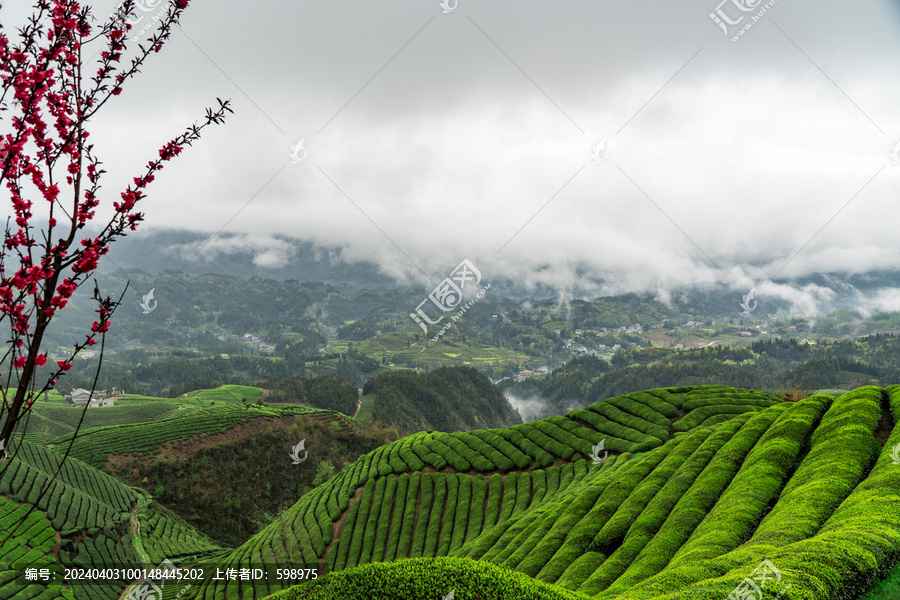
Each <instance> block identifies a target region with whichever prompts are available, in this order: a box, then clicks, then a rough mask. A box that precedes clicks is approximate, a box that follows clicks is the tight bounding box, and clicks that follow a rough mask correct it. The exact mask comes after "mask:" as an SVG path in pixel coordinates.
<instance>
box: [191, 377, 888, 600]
mask: <svg viewBox="0 0 900 600" xmlns="http://www.w3.org/2000/svg"><path fill="white" fill-rule="evenodd" d="M866 393H868V396H866V395H865V394H866ZM855 394H856V396H853V395H848V396H847V397H845V398H844V399H842V400H841V401H840V402H839V403H837V405H836V406H839V407H841V408H840V410H834V411H832V412H830V413H829V414H830V415H831V419H832V420H833V421H834V422H835V423H839V422H842V420H843V419H846V418H847V415H848V414H854V415H855V414H856V413H860V415H861V417H860V418H862V415H867V417H866V418H867V419H868V421H866V423H867V424H868V427H869V429H868V430H867V431H865V432H863V434H862V436H863V437H865V435H868V436H869V437H873V435H874V431H875V428H876V425H877V424H878V423H879V422H880V421H881V416H882V392H881V391H880V390H876V389H872V388H869V389H867V390H864V391H862V392H856V393H855ZM857 396H858V397H857ZM831 404H832V398H830V397H827V396H821V397H817V398H813V399H808V400H805V401H803V402H801V403H798V404H793V403H784V402H782V401H780V400H778V399H777V398H773V397H770V396H767V395H766V394H764V393H762V392H757V391H752V390H737V389H733V388H724V387H721V386H700V387H692V388H668V389H657V390H648V391H646V392H638V393H633V394H628V395H627V396H623V397H617V398H611V399H609V400H607V401H605V402H600V403H597V404H595V405H592V406H589V407H587V408H586V409H578V410H574V411H571V412H570V413H568V414H567V415H566V416H564V417H551V418H549V419H545V420H543V421H538V422H534V423H527V424H523V425H517V426H514V427H512V428H510V429H497V430H487V431H472V432H469V433H454V434H446V433H435V432H423V433H419V434H416V435H412V436H409V437H406V438H403V439H401V440H398V441H397V442H394V443H392V444H388V445H386V446H383V447H381V448H379V449H377V450H375V451H373V452H371V453H369V454H368V455H366V456H364V457H362V458H360V459H359V460H357V461H356V462H355V463H353V464H352V465H350V466H349V467H347V468H346V469H344V471H343V472H341V473H340V474H339V475H338V476H337V477H335V478H333V479H332V480H331V481H329V482H328V484H326V485H323V486H320V487H319V488H316V489H315V490H313V491H311V492H309V493H308V494H306V495H304V496H303V497H302V498H301V499H300V501H299V502H298V503H297V504H296V505H294V506H293V507H292V508H291V509H290V510H289V511H287V512H286V513H285V514H283V515H282V517H281V518H280V519H279V522H277V523H275V524H273V525H271V526H269V527H268V528H266V529H265V530H263V531H262V532H261V533H260V534H258V535H257V536H255V537H254V538H253V539H251V540H250V541H248V542H247V543H246V544H244V545H243V546H241V547H240V548H238V549H236V550H235V551H234V552H233V553H232V554H231V556H230V557H229V558H228V560H229V561H230V562H231V564H234V565H235V566H241V565H247V564H251V563H253V564H256V563H260V562H262V563H272V562H278V561H285V562H290V563H293V564H301V563H302V564H307V565H316V566H318V567H319V568H320V569H321V570H322V572H323V573H324V572H327V571H343V570H346V571H345V572H346V573H353V572H354V571H353V569H354V568H355V567H358V566H360V565H366V564H369V563H377V562H393V561H398V560H402V559H406V558H419V557H422V558H433V557H442V556H450V557H459V558H467V559H474V560H477V561H487V562H490V563H493V564H496V565H498V566H501V567H505V568H510V569H514V570H517V571H520V572H522V573H524V574H526V575H528V576H530V577H534V578H536V579H538V580H541V581H545V582H547V583H552V584H554V585H556V586H560V587H562V588H564V589H566V590H569V591H570V592H573V593H578V594H588V595H589V596H592V597H596V596H598V595H602V594H606V596H604V597H610V598H614V597H616V594H615V593H614V592H616V593H624V592H626V591H629V590H630V587H634V585H633V584H636V583H638V582H641V581H642V580H643V579H647V578H648V577H649V572H646V573H640V572H638V574H637V575H635V571H634V570H632V571H629V572H628V573H627V577H625V579H621V580H620V577H622V576H624V575H625V573H624V572H621V573H620V572H618V571H617V569H621V568H622V565H625V566H626V567H627V565H630V564H631V562H632V561H633V560H635V559H637V557H638V556H639V555H641V552H642V549H643V546H644V545H648V544H649V543H650V540H652V539H653V538H654V537H655V534H656V533H657V531H656V530H657V529H662V523H661V522H657V521H659V520H660V519H662V520H663V521H666V519H667V518H669V513H670V512H671V511H672V509H673V507H674V506H675V505H678V506H679V507H680V508H679V510H680V511H687V512H685V515H690V518H691V519H697V520H702V519H703V518H704V516H705V515H706V513H707V512H709V511H710V510H711V509H712V507H713V506H715V505H716V504H717V502H722V504H721V506H722V507H723V508H720V509H719V511H720V513H721V514H725V513H726V512H727V513H729V514H730V512H731V511H732V510H733V509H734V502H735V500H734V499H735V498H736V497H741V496H742V495H743V494H745V493H747V491H746V483H745V484H744V486H743V487H742V488H740V489H739V490H738V488H732V491H731V493H729V494H728V495H727V496H726V495H724V493H725V489H724V488H725V487H727V485H728V484H729V483H731V482H732V480H733V479H735V476H736V475H737V473H738V472H739V471H741V469H742V468H744V469H750V466H749V465H750V464H751V463H750V462H748V461H745V459H748V460H749V458H753V459H754V461H753V462H756V461H759V460H762V457H765V456H767V455H768V454H769V450H768V449H767V448H770V447H771V448H780V446H781V443H782V441H781V440H780V438H781V437H785V436H788V437H790V436H793V435H797V436H798V441H796V442H795V446H796V449H795V450H796V451H795V452H794V454H793V455H791V456H788V457H778V460H779V462H776V465H778V464H782V463H783V464H786V465H787V467H786V468H787V471H786V473H785V474H784V475H785V477H786V476H787V475H789V473H790V472H792V471H793V469H794V468H796V467H797V465H796V464H795V463H796V460H798V459H799V457H800V456H801V454H803V453H809V448H808V447H806V444H807V443H809V441H810V439H812V440H813V443H815V442H817V441H818V439H819V438H817V437H814V436H813V435H812V434H813V430H814V429H815V427H814V426H816V425H818V423H819V420H820V419H821V418H822V416H823V414H824V413H825V412H826V410H827V409H828V408H829V407H830V406H831ZM886 406H887V405H886V404H885V407H886ZM863 407H865V410H864V409H863ZM866 411H868V412H866ZM888 414H889V413H888ZM797 419H801V420H803V421H804V422H805V424H806V428H805V429H803V428H800V429H797V427H796V426H794V427H793V428H787V426H788V424H790V423H792V422H793V421H795V420H797ZM873 419H874V420H873ZM891 422H893V421H891ZM776 424H777V426H776ZM770 429H771V431H770ZM828 429H829V428H827V427H826V428H820V433H819V434H818V435H819V437H821V438H822V439H825V438H826V436H825V432H826V431H828ZM851 429H852V428H851ZM767 432H768V433H767ZM764 433H767V435H768V436H769V437H771V438H773V441H772V442H771V443H770V444H769V445H764V444H763V443H762V441H761V440H760V438H762V437H763V434H764ZM846 433H847V432H846V431H844V430H841V431H840V432H839V433H832V434H831V437H828V438H827V439H829V440H830V443H831V444H833V443H834V436H835V435H837V436H838V437H840V436H841V435H844V434H846ZM732 438H734V439H732ZM873 439H874V438H873ZM601 441H602V442H604V446H605V449H606V451H609V454H608V455H607V454H606V452H605V451H601V452H598V453H595V452H594V448H595V446H596V445H597V444H599V443H600V442H601ZM726 443H727V444H729V445H728V446H726ZM873 443H874V442H873ZM757 446H758V447H757ZM829 447H830V446H829ZM867 447H868V448H869V450H872V449H873V446H872V445H871V444H870V445H869V446H867ZM754 448H755V450H754V452H753V453H752V454H751V453H750V450H751V449H754ZM717 455H718V460H714V459H715V457H716V456H717ZM814 456H816V457H818V456H821V451H817V452H816V453H815V455H814ZM773 457H774V455H773ZM791 457H792V458H793V462H792V461H791ZM808 461H809V459H807V463H806V464H808V465H812V464H813V463H810V462H808ZM763 462H765V461H763ZM707 468H709V470H707ZM809 468H810V469H813V467H812V466H810V467H809ZM754 469H755V470H747V471H746V473H748V474H746V475H745V476H744V479H746V480H753V479H754V478H755V477H757V475H758V473H762V474H769V472H770V471H771V469H772V465H771V464H768V463H765V464H761V465H760V466H759V467H758V468H756V467H754ZM701 473H704V474H705V477H704V478H702V479H701V478H700V474H701ZM712 473H715V474H716V476H717V479H716V480H715V481H712V480H709V479H708V478H710V477H712ZM804 473H805V471H800V474H801V475H803V474H804ZM810 473H811V474H815V475H819V476H821V470H812V471H810ZM744 479H742V481H744ZM707 481H710V485H707ZM795 481H796V482H799V481H800V480H799V479H796V480H795ZM777 483H778V484H781V483H784V482H783V481H782V480H781V479H778V480H777ZM734 485H738V484H737V483H736V482H735V484H734ZM794 485H799V484H798V483H795V484H794ZM664 486H668V488H667V489H666V493H665V494H662V493H661V492H660V490H661V489H662V488H663V487H664ZM770 488H771V489H769V490H767V493H768V494H769V495H768V496H766V498H767V502H764V503H762V504H761V505H760V506H757V507H756V508H757V509H758V510H760V511H764V510H765V508H766V507H768V502H769V501H772V500H773V499H774V498H775V496H774V495H773V494H774V493H777V492H778V491H779V490H781V491H782V492H783V491H784V490H783V489H782V487H780V486H779V485H774V486H773V485H771V484H770ZM802 489H806V488H805V487H804V488H802ZM773 490H774V492H773ZM787 491H790V488H787ZM711 494H712V495H711ZM798 497H799V496H796V495H790V496H788V498H789V499H790V500H794V499H796V498H798ZM701 500H702V502H705V503H706V504H707V505H708V506H707V507H706V508H704V509H703V510H702V511H701V510H698V507H699V506H702V504H698V502H700V501H701ZM651 501H652V504H651ZM832 508H833V506H832ZM645 509H647V510H649V512H647V514H646V515H644V516H643V519H650V518H651V516H652V518H653V519H655V521H653V522H652V523H651V524H650V525H648V527H650V529H649V530H648V531H647V532H644V533H642V534H641V535H642V536H643V537H631V536H634V535H636V534H637V530H636V529H635V530H632V529H631V525H632V524H633V523H636V522H638V521H639V518H640V517H641V515H642V514H644V511H645ZM752 514H753V515H755V516H754V517H750V520H749V521H748V522H749V523H750V524H751V525H752V524H753V523H754V521H753V519H754V518H761V516H760V512H756V513H752ZM671 519H672V520H671V521H669V525H668V526H667V527H668V528H671V527H673V525H672V524H673V523H677V524H678V527H676V529H677V528H680V527H682V526H683V527H684V528H685V530H684V531H678V532H675V533H676V534H677V535H680V536H685V539H684V540H681V539H680V538H676V540H677V541H673V542H671V543H670V544H669V545H670V546H672V549H673V550H674V551H677V550H679V549H680V548H681V545H682V543H684V542H685V541H687V538H689V537H691V534H692V533H693V532H694V530H693V528H694V527H696V526H697V524H698V523H692V522H691V521H690V519H688V518H687V517H686V516H683V515H682V514H681V512H679V513H677V514H676V515H675V516H672V517H671ZM727 520H728V521H729V522H730V521H731V518H730V517H729V518H728V519H727ZM640 522H641V523H642V524H643V521H640ZM700 531H701V533H698V534H697V535H698V536H702V531H703V530H702V529H701V530H700ZM632 532H633V533H632ZM667 532H668V529H665V530H664V531H663V534H662V535H668V533H667ZM750 533H751V532H750V531H747V530H742V532H741V534H740V535H739V536H738V537H737V538H734V539H735V540H738V539H743V538H741V537H740V536H741V535H743V536H747V535H749V534H750ZM626 534H627V535H626ZM712 535H713V539H715V538H717V537H719V535H718V533H713V534H712ZM662 539H663V538H662V537H659V538H656V541H655V542H654V544H661V543H662V542H661V541H660V540H662ZM702 539H703V540H704V541H703V542H696V543H698V544H706V543H707V540H708V536H702ZM638 540H641V542H640V543H638ZM626 542H627V544H626ZM672 544H674V546H673V545H672ZM650 547H651V548H655V546H650ZM648 552H656V550H655V549H654V550H648ZM684 552H687V551H686V550H685V551H684ZM657 554H658V553H657ZM672 554H673V555H674V552H672ZM691 556H692V557H693V555H691ZM663 557H664V555H658V556H657V562H659V561H662V564H661V565H657V566H658V567H659V569H658V570H661V568H662V567H665V566H666V564H668V563H667V561H668V560H669V558H671V557H668V558H665V559H664V558H663ZM607 559H610V560H609V561H607ZM403 564H405V563H398V569H400V568H401V567H400V565H403ZM604 565H605V566H604ZM615 565H618V566H615ZM473 568H474V567H473ZM601 568H603V569H605V570H603V571H600V569H601ZM750 571H752V568H751V569H750ZM750 571H748V573H749V572H750ZM365 572H370V571H365ZM374 573H380V574H383V573H384V570H383V569H382V570H378V571H375V572H374ZM654 574H655V573H654ZM379 576H380V575H379ZM348 577H349V575H348ZM704 579H706V578H704ZM326 581H329V579H327V578H326ZM625 582H629V583H628V585H626V584H625ZM319 585H322V584H319ZM723 585H724V584H723ZM276 587H277V586H274V585H273V586H269V587H265V588H263V587H259V588H257V589H253V590H248V589H244V591H243V594H244V595H245V596H246V597H262V596H264V595H265V594H266V593H269V592H274V591H276ZM439 587H440V586H436V587H435V588H434V589H432V590H431V591H430V592H429V594H432V595H433V594H435V593H437V592H438V591H440V590H439V589H438V588H439ZM227 589H228V588H227V586H224V587H223V586H221V585H219V586H218V587H216V585H215V584H214V583H212V582H209V583H207V584H206V586H204V587H202V588H201V589H200V590H198V593H197V595H196V597H203V598H216V597H221V595H222V594H225V593H227V592H226V590H227ZM342 589H343V588H342ZM367 589H368V588H367ZM691 589H693V588H691ZM448 590H449V588H446V589H443V591H441V592H440V594H438V596H436V597H441V596H443V595H444V594H446V593H447V591H448ZM729 591H730V589H729V590H726V591H725V595H724V596H726V597H727V595H728V592H729ZM678 593H681V592H678ZM323 597H331V596H327V594H326V595H325V596H323ZM351 597H354V596H351ZM380 597H385V598H387V597H393V596H390V595H384V596H380ZM625 597H628V596H623V598H625ZM642 597H644V596H642ZM645 597H648V598H650V597H655V596H652V595H649V596H645ZM684 597H688V596H684Z"/></svg>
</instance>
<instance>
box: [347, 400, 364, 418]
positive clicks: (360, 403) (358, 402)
mask: <svg viewBox="0 0 900 600" xmlns="http://www.w3.org/2000/svg"><path fill="white" fill-rule="evenodd" d="M361 410H362V400H359V399H357V400H356V412H354V413H353V414H352V415H350V418H351V419H355V418H356V415H358V414H359V411H361Z"/></svg>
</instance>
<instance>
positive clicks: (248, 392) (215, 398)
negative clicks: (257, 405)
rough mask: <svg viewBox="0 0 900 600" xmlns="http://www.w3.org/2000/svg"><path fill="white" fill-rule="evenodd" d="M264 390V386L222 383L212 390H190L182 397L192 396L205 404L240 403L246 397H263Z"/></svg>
mask: <svg viewBox="0 0 900 600" xmlns="http://www.w3.org/2000/svg"><path fill="white" fill-rule="evenodd" d="M263 391H264V390H263V389H262V388H258V387H252V386H249V385H222V386H219V387H217V388H214V389H211V390H197V391H195V392H188V393H187V394H184V395H183V396H180V398H182V399H184V398H190V399H193V400H196V401H198V402H204V403H205V404H204V406H205V405H208V404H209V402H224V403H232V402H236V403H240V402H241V400H242V399H244V398H246V399H247V402H256V401H257V400H261V399H262V397H263Z"/></svg>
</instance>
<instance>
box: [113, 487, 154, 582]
mask: <svg viewBox="0 0 900 600" xmlns="http://www.w3.org/2000/svg"><path fill="white" fill-rule="evenodd" d="M149 501H150V499H149V498H147V497H146V496H142V497H141V499H140V500H138V503H137V504H136V505H135V506H134V508H133V509H131V521H130V522H129V527H130V529H131V540H132V541H131V543H132V545H133V546H134V551H135V552H136V553H137V555H138V559H140V561H141V563H142V564H144V565H149V564H150V555H149V554H147V551H146V550H144V541H143V540H142V539H141V518H140V516H139V513H140V512H141V509H142V508H144V507H145V506H146V505H147V503H148V502H149ZM142 581H143V579H138V580H136V581H132V582H131V583H130V584H129V585H128V587H126V588H125V589H124V590H123V591H122V593H121V594H119V600H125V598H128V596H129V595H130V594H131V591H132V590H133V589H134V588H135V587H137V586H138V584H140V583H141V582H142Z"/></svg>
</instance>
